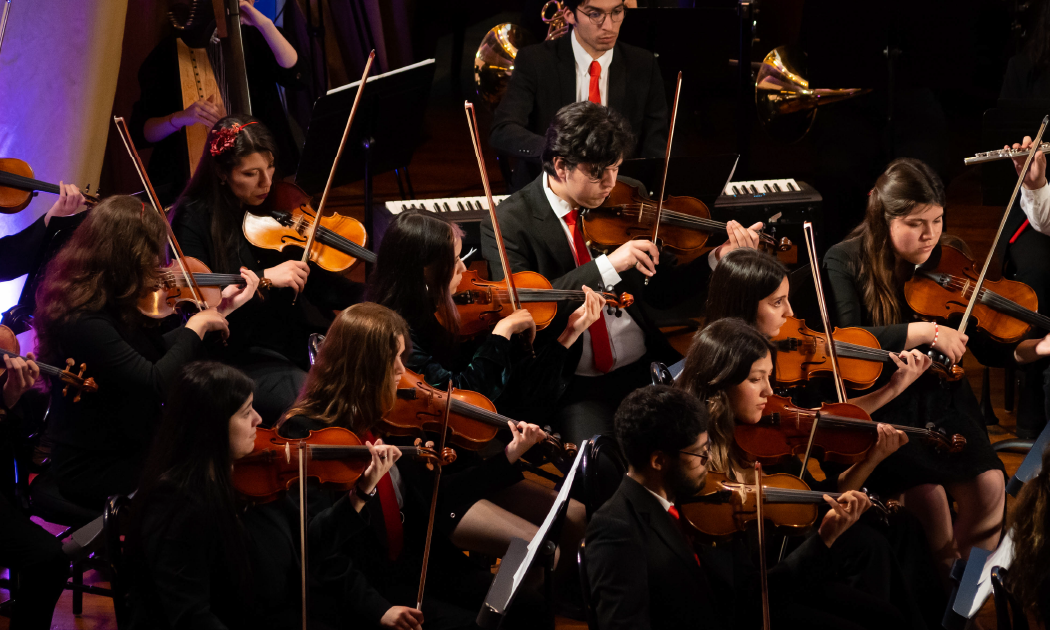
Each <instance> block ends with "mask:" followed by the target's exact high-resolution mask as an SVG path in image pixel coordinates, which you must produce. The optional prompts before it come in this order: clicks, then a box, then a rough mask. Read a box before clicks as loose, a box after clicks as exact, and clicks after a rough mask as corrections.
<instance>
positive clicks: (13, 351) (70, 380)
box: [0, 324, 98, 402]
mask: <svg viewBox="0 0 1050 630" xmlns="http://www.w3.org/2000/svg"><path fill="white" fill-rule="evenodd" d="M21 351H22V350H21V347H20V345H19V343H18V337H17V336H16V335H15V332H14V331H13V330H11V329H10V328H8V327H7V326H4V325H3V324H0V376H3V375H4V372H6V371H7V368H5V367H4V361H3V358H4V356H5V355H10V356H15V357H17V356H19V353H20V352H21ZM34 363H36V365H37V367H39V368H40V373H41V374H44V375H46V376H49V377H51V378H57V379H58V380H60V381H62V382H63V383H65V387H64V388H62V395H63V396H66V395H68V394H69V389H70V388H73V390H74V394H73V402H80V395H81V394H82V393H84V392H87V393H89V394H93V393H95V392H97V391H98V385H96V384H95V379H93V378H84V373H85V372H86V371H87V364H86V363H81V364H80V370H79V372H78V373H76V374H74V373H73V366H74V365H75V364H76V362H75V361H73V359H66V368H65V369H59V368H57V367H54V366H51V365H48V364H46V363H41V362H39V361H36V360H34Z"/></svg>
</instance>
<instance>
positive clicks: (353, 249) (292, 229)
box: [242, 181, 376, 272]
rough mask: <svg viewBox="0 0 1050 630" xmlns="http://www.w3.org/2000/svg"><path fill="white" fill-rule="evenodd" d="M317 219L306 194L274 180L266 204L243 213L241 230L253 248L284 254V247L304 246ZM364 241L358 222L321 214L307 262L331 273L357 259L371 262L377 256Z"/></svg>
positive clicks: (362, 226)
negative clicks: (309, 261)
mask: <svg viewBox="0 0 1050 630" xmlns="http://www.w3.org/2000/svg"><path fill="white" fill-rule="evenodd" d="M316 218H317V212H316V211H315V210H314V209H313V207H312V206H311V205H310V195H308V194H306V191H304V190H303V189H302V188H299V187H298V186H296V185H295V184H293V183H291V182H283V181H275V182H273V185H272V186H270V194H269V195H268V196H267V198H266V201H265V202H263V203H262V205H260V206H259V207H258V208H249V212H246V213H245V214H244V222H243V226H242V228H243V230H244V237H245V238H247V239H248V242H249V243H251V244H252V245H255V246H256V247H261V248H263V249H272V250H276V251H279V252H283V251H284V249H285V248H286V247H298V248H304V247H306V245H307V242H308V241H309V240H310V234H309V231H310V228H311V226H313V224H314V223H315V221H316ZM367 240H368V233H367V232H366V231H365V226H364V224H362V223H361V222H360V221H358V220H357V219H355V218H353V217H348V216H345V215H342V214H335V213H333V214H329V215H323V214H322V216H321V220H320V222H319V223H318V224H317V229H316V230H315V234H314V243H313V246H312V247H310V260H311V261H313V262H315V263H317V265H318V266H319V267H321V268H322V269H324V270H326V271H333V272H339V271H345V270H346V269H349V268H350V267H352V266H353V265H355V264H357V261H358V260H363V261H365V262H367V263H374V262H375V261H376V255H375V254H374V253H372V252H371V251H369V250H368V249H366V248H365V246H364V245H365V243H366V242H367Z"/></svg>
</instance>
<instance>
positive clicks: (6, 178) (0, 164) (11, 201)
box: [0, 158, 99, 214]
mask: <svg viewBox="0 0 1050 630" xmlns="http://www.w3.org/2000/svg"><path fill="white" fill-rule="evenodd" d="M37 191H40V192H46V193H52V194H55V195H59V194H62V190H61V189H60V188H59V187H58V184H49V183H48V182H42V181H40V180H38V179H33V167H31V166H29V164H28V163H27V162H25V161H24V160H19V159H18V158H0V214H15V213H18V212H21V211H22V210H25V209H26V206H28V205H29V202H30V201H31V200H32V199H33V196H34V195H35V194H36V192H37ZM81 194H82V195H84V203H85V204H86V205H88V206H89V207H90V206H93V205H95V204H96V203H98V202H99V198H98V195H92V194H90V193H88V192H81Z"/></svg>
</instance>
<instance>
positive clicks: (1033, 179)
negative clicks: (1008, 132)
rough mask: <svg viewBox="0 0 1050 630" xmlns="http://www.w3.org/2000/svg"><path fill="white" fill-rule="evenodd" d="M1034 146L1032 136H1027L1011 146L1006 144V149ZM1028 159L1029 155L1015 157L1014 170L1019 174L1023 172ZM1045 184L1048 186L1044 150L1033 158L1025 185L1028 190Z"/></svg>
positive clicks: (1036, 188) (1036, 153)
mask: <svg viewBox="0 0 1050 630" xmlns="http://www.w3.org/2000/svg"><path fill="white" fill-rule="evenodd" d="M1031 146H1032V137H1031V136H1025V137H1024V140H1023V141H1022V142H1021V144H1017V143H1016V142H1015V143H1014V145H1013V146H1012V147H1011V146H1004V147H1003V148H1004V149H1013V150H1015V151H1016V150H1018V149H1028V148H1030V147H1031ZM1027 159H1028V156H1027V155H1022V156H1021V157H1015V158H1013V161H1014V170H1016V171H1017V174H1018V175H1020V174H1021V169H1022V168H1024V163H1025V160H1027ZM1043 186H1046V154H1045V153H1043V152H1042V151H1036V152H1035V157H1034V158H1032V165H1031V166H1030V167H1028V173H1026V174H1025V176H1024V187H1025V188H1027V189H1028V190H1039V189H1040V188H1042V187H1043Z"/></svg>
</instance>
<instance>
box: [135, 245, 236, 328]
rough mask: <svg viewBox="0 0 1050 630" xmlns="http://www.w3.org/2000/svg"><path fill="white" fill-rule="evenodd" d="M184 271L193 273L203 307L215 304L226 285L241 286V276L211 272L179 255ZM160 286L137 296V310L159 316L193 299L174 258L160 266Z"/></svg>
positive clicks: (153, 316) (165, 315) (193, 260)
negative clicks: (165, 264)
mask: <svg viewBox="0 0 1050 630" xmlns="http://www.w3.org/2000/svg"><path fill="white" fill-rule="evenodd" d="M182 261H183V264H184V265H185V267H186V272H187V273H190V274H192V275H193V278H194V280H196V281H197V286H198V287H200V290H201V296H200V297H201V299H202V300H204V303H205V308H207V307H208V306H217V305H218V304H219V302H221V301H222V290H223V289H224V288H226V287H228V286H230V285H237V286H242V287H243V286H245V285H246V284H247V282H246V281H245V279H244V278H242V277H241V276H239V275H234V274H221V273H212V272H211V270H210V269H208V266H207V265H205V264H204V263H203V262H201V261H199V260H197V259H196V258H193V257H191V256H184V257H183V258H182ZM160 272H161V275H160V282H161V284H160V286H159V287H157V288H156V289H154V290H153V291H150V292H149V293H146V294H145V295H143V296H142V297H141V298H139V303H138V307H139V312H141V313H142V314H143V315H146V316H147V317H152V318H154V319H163V318H165V317H168V316H169V315H173V314H175V312H176V309H177V308H178V306H179V304H181V303H182V302H193V303H196V300H195V299H194V297H193V291H192V288H191V287H190V283H189V282H187V281H186V277H185V275H184V274H183V268H182V267H180V266H179V262H178V261H177V260H173V261H172V262H171V264H170V265H168V266H167V267H162V268H161V269H160Z"/></svg>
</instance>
